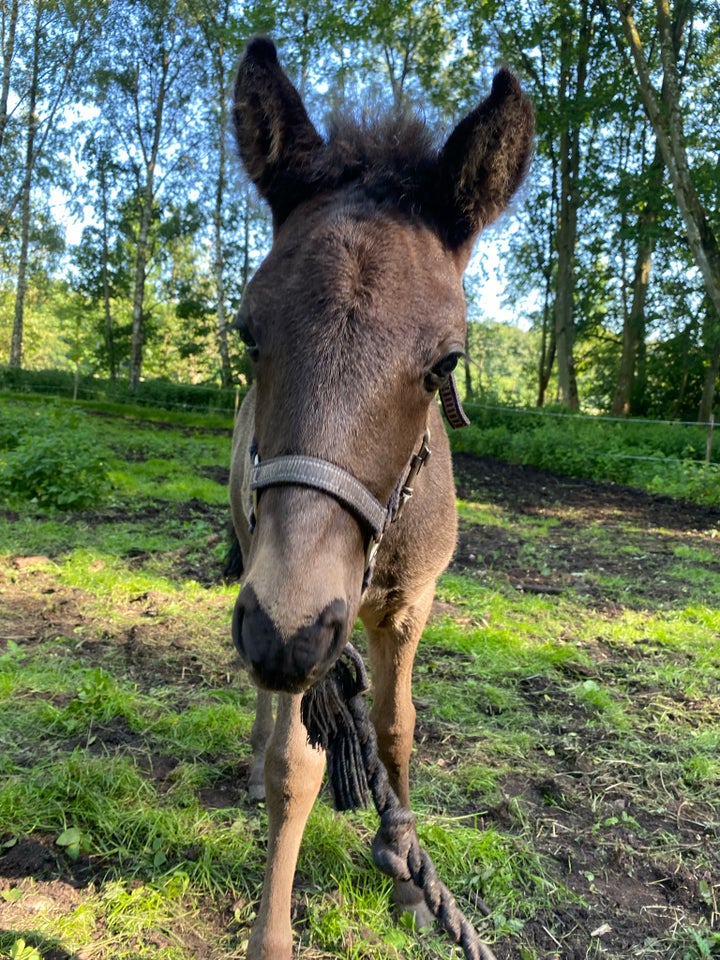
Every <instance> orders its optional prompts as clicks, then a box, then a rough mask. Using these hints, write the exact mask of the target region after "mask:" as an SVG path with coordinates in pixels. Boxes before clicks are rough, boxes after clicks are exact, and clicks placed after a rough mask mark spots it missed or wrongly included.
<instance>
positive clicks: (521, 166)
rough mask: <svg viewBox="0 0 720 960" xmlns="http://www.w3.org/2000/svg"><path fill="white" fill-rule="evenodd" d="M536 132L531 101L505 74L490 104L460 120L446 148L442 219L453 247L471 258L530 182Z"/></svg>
mask: <svg viewBox="0 0 720 960" xmlns="http://www.w3.org/2000/svg"><path fill="white" fill-rule="evenodd" d="M534 132H535V121H534V113H533V108H532V104H531V103H530V100H529V99H528V98H527V97H526V96H525V94H524V93H523V92H522V90H521V89H520V84H519V82H518V80H517V78H516V77H515V75H514V74H512V73H511V72H510V71H509V70H506V69H502V70H500V71H499V72H498V73H497V74H496V75H495V79H494V80H493V85H492V89H491V91H490V95H489V96H488V97H487V99H486V100H483V102H482V103H481V104H480V105H479V106H478V107H476V108H475V110H473V111H472V113H470V114H468V116H466V117H465V119H464V120H461V121H460V123H459V124H458V125H457V127H456V128H455V129H454V130H453V132H452V133H451V135H450V137H449V138H448V141H447V143H446V144H445V146H444V147H443V148H442V150H441V152H440V156H439V159H438V162H439V168H440V196H439V199H441V204H440V206H439V207H438V215H439V218H440V221H441V223H443V225H444V227H445V229H446V231H447V236H448V239H449V242H450V245H451V246H452V247H453V248H455V249H456V250H458V252H459V253H462V254H463V255H464V256H465V257H469V255H470V248H471V246H472V243H473V241H474V240H475V238H476V237H477V235H478V234H479V233H480V231H481V230H482V229H483V227H486V226H487V225H488V224H489V223H492V222H493V220H495V219H496V218H497V217H498V216H499V215H500V214H501V213H502V211H503V210H504V209H505V207H506V206H507V205H508V203H509V202H510V199H511V198H512V195H513V194H514V193H515V191H516V190H517V189H518V187H519V186H520V184H521V183H522V181H523V180H524V178H525V174H526V173H527V170H528V166H529V163H530V157H531V156H532V146H533V136H534Z"/></svg>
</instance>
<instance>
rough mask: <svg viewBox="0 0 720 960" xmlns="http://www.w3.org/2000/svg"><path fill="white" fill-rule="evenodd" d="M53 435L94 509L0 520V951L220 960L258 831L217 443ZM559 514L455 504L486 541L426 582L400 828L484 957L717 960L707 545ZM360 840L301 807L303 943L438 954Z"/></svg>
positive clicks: (362, 828)
mask: <svg viewBox="0 0 720 960" xmlns="http://www.w3.org/2000/svg"><path fill="white" fill-rule="evenodd" d="M30 408H31V411H32V416H33V417H34V418H35V419H36V420H38V419H42V417H43V416H44V415H45V414H47V416H49V417H53V416H56V413H54V412H53V410H54V408H51V409H50V410H49V412H47V411H45V410H44V407H43V406H42V405H37V404H31V405H30ZM11 413H12V417H14V418H15V419H16V420H17V422H20V421H22V419H23V417H24V416H25V413H26V411H25V408H24V406H23V403H22V402H20V401H17V402H16V403H15V404H14V406H13V407H12V411H11ZM57 416H59V417H60V421H62V422H65V419H64V418H66V414H65V413H63V414H57ZM73 416H75V415H73ZM78 416H79V415H78ZM73 422H74V426H73V427H72V429H79V430H82V432H83V433H84V434H85V435H86V436H90V437H91V438H92V442H93V443H94V444H96V445H97V448H98V449H102V454H103V457H104V458H105V459H106V461H107V465H108V479H109V484H110V486H109V488H108V493H107V496H106V498H105V499H103V500H102V501H100V502H98V503H96V504H95V505H94V506H92V507H84V508H82V509H79V510H74V511H73V512H63V511H61V510H58V509H56V508H55V509H53V508H43V507H42V506H40V505H39V504H38V503H37V502H33V501H29V502H28V501H22V500H19V499H16V500H13V499H12V498H11V499H10V501H9V503H8V507H9V508H8V509H6V510H3V511H0V544H2V546H1V547H0V550H1V555H0V745H1V748H2V749H0V957H2V958H7V957H12V958H16V960H18V958H19V960H71V958H73V960H74V958H76V957H77V958H83V960H85V958H87V960H90V958H92V960H130V958H133V960H136V958H146V957H147V958H150V957H157V956H162V957H163V958H164V960H191V958H198V957H203V958H208V960H234V958H239V957H242V956H244V951H245V947H246V943H247V938H248V936H249V929H250V925H251V923H252V919H253V916H254V912H255V909H256V906H257V898H258V893H259V889H260V885H261V882H262V872H263V851H264V838H265V835H266V823H265V812H264V809H263V807H262V805H261V806H259V807H258V806H256V805H253V804H251V803H250V801H249V800H248V799H247V797H246V794H245V791H244V779H245V777H246V774H247V770H248V765H249V758H250V751H249V742H248V741H249V731H250V725H251V723H252V715H253V714H252V711H253V704H254V694H253V691H252V689H251V687H250V685H249V683H248V681H247V679H246V677H245V676H244V674H242V673H241V672H239V671H238V669H237V666H236V664H235V662H234V656H233V653H232V651H231V645H230V643H229V639H228V633H229V622H230V616H231V611H232V606H233V603H234V599H235V592H236V588H234V587H228V586H226V585H224V584H223V583H222V581H221V578H220V565H221V558H222V553H223V531H224V525H225V516H226V509H225V498H226V490H225V488H224V486H223V485H222V483H219V482H217V480H218V479H222V468H223V467H224V466H225V465H226V463H227V456H228V451H229V436H228V434H227V432H226V431H224V428H222V427H217V429H218V430H219V431H221V430H222V431H224V432H217V433H209V432H208V431H206V430H204V429H203V427H202V422H203V421H202V420H201V419H200V418H197V417H196V418H191V417H189V416H188V415H186V416H185V417H184V418H182V423H180V424H179V425H178V426H176V427H175V428H174V429H168V428H165V427H163V428H159V426H158V424H155V425H154V426H151V425H149V424H148V423H147V422H146V421H145V420H144V419H133V418H124V419H119V418H117V417H116V418H109V417H98V416H91V415H89V414H87V413H85V414H83V415H82V417H81V419H80V420H78V421H73ZM78 424H79V425H78ZM213 429H216V427H214V428H213ZM213 477H215V478H216V479H213ZM573 509H575V508H573V507H571V506H569V505H565V506H563V507H562V508H561V507H559V506H558V507H553V506H551V505H549V504H548V507H547V510H546V512H545V513H544V514H543V515H540V514H537V513H536V514H532V513H530V512H528V513H527V514H522V515H518V514H517V513H515V512H514V511H512V510H511V509H509V508H508V507H507V506H506V505H504V504H503V503H502V501H501V500H498V499H495V500H491V499H487V500H480V499H477V500H468V499H466V500H464V501H462V502H461V503H460V504H459V512H460V517H461V525H462V530H463V536H467V537H473V536H477V538H478V540H477V542H478V543H479V544H480V547H482V550H481V549H480V547H478V548H477V549H475V548H473V558H472V561H471V562H470V565H469V566H467V567H464V568H463V567H462V565H459V566H456V567H455V568H454V569H453V570H452V571H451V572H449V573H447V574H445V575H444V576H443V577H442V578H441V580H440V583H439V585H438V592H437V597H438V605H437V608H436V611H435V613H434V614H433V616H432V619H431V621H430V623H429V625H428V627H427V629H426V631H425V634H424V636H423V640H422V642H421V646H420V650H419V654H418V660H417V665H416V671H415V684H414V694H415V700H416V703H417V706H418V724H417V736H416V743H417V747H416V753H415V757H414V760H413V783H414V786H413V805H414V809H415V811H416V813H417V816H418V828H419V832H420V836H421V840H422V842H423V844H424V845H425V846H426V848H427V849H428V851H429V852H430V853H431V855H432V857H433V859H434V861H435V863H436V867H437V869H438V873H439V874H440V876H441V877H442V878H443V880H444V881H445V882H446V883H447V884H448V886H449V887H450V888H451V890H452V891H453V893H454V894H455V896H456V897H457V900H458V903H459V905H460V906H461V908H462V909H463V910H465V911H466V912H467V913H468V915H469V916H470V918H471V919H472V921H473V922H474V923H475V924H476V925H477V927H478V929H479V931H480V933H481V935H482V936H483V937H484V938H486V939H487V940H488V941H491V942H493V943H495V944H496V947H495V949H496V951H497V954H498V957H499V958H500V960H504V958H506V957H508V956H510V955H513V956H519V957H520V958H521V960H540V958H543V960H546V958H548V960H551V958H556V960H560V958H565V957H570V956H573V957H575V956H581V955H584V956H586V957H604V958H610V960H613V958H618V960H619V958H620V957H626V956H629V955H632V956H634V957H639V958H641V960H660V958H663V960H666V958H667V960H699V958H705V957H713V956H718V955H720V935H719V934H718V918H719V915H720V911H719V909H718V900H719V899H720V882H719V880H718V878H719V876H720V857H719V856H718V844H717V837H718V836H720V807H719V805H718V800H717V797H718V787H720V761H719V760H718V757H719V756H720V732H719V731H720V696H719V695H718V690H720V613H719V612H718V604H717V603H716V602H715V601H714V600H713V591H715V590H717V589H718V586H719V585H718V581H717V577H718V561H719V559H720V558H719V556H718V554H719V551H718V548H717V540H716V539H715V538H714V537H713V535H712V534H713V531H712V530H706V531H697V530H696V531H694V532H692V533H690V532H689V531H688V532H687V533H685V532H682V531H678V530H677V529H667V528H663V527H661V526H660V525H655V526H650V527H649V526H648V525H647V524H640V523H638V522H637V520H636V518H634V517H625V516H624V515H623V514H622V512H621V511H620V512H618V511H613V510H609V511H608V513H607V522H605V523H585V522H582V518H579V516H578V515H576V514H573V512H572V511H573ZM473 542H474V541H473ZM572 550H574V551H575V553H572ZM637 557H640V558H642V557H645V558H648V557H650V558H652V562H653V564H654V565H652V566H651V565H649V564H650V561H649V560H647V559H640V560H636V558H637ZM658 558H659V559H658ZM633 564H637V566H633ZM601 567H604V568H606V569H602V570H601V569H600V568H601ZM515 570H520V571H521V572H522V577H523V578H529V579H530V580H532V581H533V582H535V581H539V582H541V584H542V583H543V582H545V581H546V580H548V579H553V578H554V580H557V581H558V582H560V583H561V584H562V589H561V591H560V592H559V593H553V594H545V593H542V592H540V593H537V592H531V591H527V590H524V589H520V588H519V586H518V578H519V577H520V574H516V573H515ZM661 585H662V586H661ZM718 592H719V593H720V590H719V591H718ZM375 829H376V817H375V814H374V813H373V812H372V811H364V812H360V813H357V814H354V815H352V816H345V815H343V816H341V815H338V814H336V813H334V812H333V811H332V810H331V809H330V807H329V806H328V804H327V801H326V799H325V798H322V799H321V801H320V802H318V803H317V804H316V806H315V808H314V810H313V813H312V815H311V818H310V821H309V823H308V828H307V831H306V836H305V840H304V843H303V847H302V851H301V855H300V860H299V863H298V875H297V883H296V891H295V899H294V928H295V933H296V940H297V945H298V946H297V955H298V957H300V958H303V960H329V958H332V957H338V958H346V957H350V958H370V957H372V958H373V960H398V958H404V960H430V958H434V957H437V956H450V955H453V956H459V953H458V952H457V951H455V952H454V953H452V950H451V948H450V947H449V946H448V943H447V940H446V939H444V938H443V937H442V936H440V934H439V933H437V932H424V933H422V934H418V933H417V932H416V931H413V930H411V929H409V928H408V925H407V924H406V923H399V924H398V923H397V922H395V920H394V919H393V917H392V915H391V913H390V911H389V910H388V899H389V881H387V879H386V878H384V877H383V876H381V875H380V874H379V873H378V872H377V871H376V870H375V868H374V866H373V865H372V861H371V857H370V853H369V846H370V841H371V839H372V836H373V834H374V832H375ZM481 901H484V902H486V903H487V904H488V905H489V906H490V908H491V912H490V914H489V916H485V915H484V914H483V912H482V910H481V909H480V908H479V904H480V903H481ZM603 922H607V923H609V925H610V926H611V927H612V928H613V930H612V933H610V934H598V935H593V931H595V930H597V929H601V928H602V924H603Z"/></svg>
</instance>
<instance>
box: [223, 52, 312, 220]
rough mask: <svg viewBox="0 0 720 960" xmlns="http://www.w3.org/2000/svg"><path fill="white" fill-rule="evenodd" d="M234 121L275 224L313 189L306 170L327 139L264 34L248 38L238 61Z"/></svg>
mask: <svg viewBox="0 0 720 960" xmlns="http://www.w3.org/2000/svg"><path fill="white" fill-rule="evenodd" d="M233 121H234V126H235V136H236V138H237V144H238V149H239V151H240V157H241V159H242V162H243V165H244V167H245V169H246V171H247V173H248V175H249V176H250V179H251V180H252V181H253V183H254V184H255V186H256V187H257V188H258V190H259V191H260V193H261V194H262V196H263V197H264V198H265V199H266V200H267V201H268V203H269V204H270V208H271V210H272V212H273V219H274V222H275V226H276V227H277V226H279V225H280V224H281V223H282V222H283V220H285V218H286V217H287V216H288V215H289V214H290V213H291V211H292V210H293V209H294V207H296V206H297V205H298V204H299V203H300V202H301V201H302V200H304V199H305V198H306V197H307V196H308V195H309V194H310V193H312V191H313V186H312V183H311V176H310V174H309V172H308V171H309V169H310V167H311V162H312V158H313V157H314V155H315V154H316V152H317V151H318V150H321V149H322V147H323V141H322V138H321V136H320V134H319V133H318V132H317V130H316V129H315V127H314V126H313V124H312V121H311V120H310V118H309V117H308V114H307V111H306V110H305V106H304V104H303V102H302V99H301V98H300V94H299V93H298V92H297V90H296V89H295V87H294V86H293V85H292V83H291V82H290V80H289V79H288V78H287V76H286V74H285V72H284V71H283V69H282V67H281V66H280V64H279V62H278V57H277V51H276V49H275V44H274V43H273V42H272V41H271V40H268V39H267V38H265V37H256V38H255V39H254V40H251V41H250V43H249V44H248V46H247V49H246V50H245V55H244V57H243V58H242V60H241V61H240V65H239V66H238V72H237V77H236V80H235V94H234V102H233Z"/></svg>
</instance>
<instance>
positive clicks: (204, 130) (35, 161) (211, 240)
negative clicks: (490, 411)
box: [0, 0, 720, 420]
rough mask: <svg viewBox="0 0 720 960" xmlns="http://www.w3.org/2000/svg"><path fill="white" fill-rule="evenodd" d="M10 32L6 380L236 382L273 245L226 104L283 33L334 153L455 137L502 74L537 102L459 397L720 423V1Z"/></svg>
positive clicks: (18, 11)
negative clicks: (386, 128)
mask: <svg viewBox="0 0 720 960" xmlns="http://www.w3.org/2000/svg"><path fill="white" fill-rule="evenodd" d="M0 14H1V28H2V81H1V87H0V186H1V188H2V193H1V197H2V198H1V199H0V270H1V273H0V304H1V307H2V309H1V310H0V363H3V364H8V365H10V366H12V367H20V366H27V367H35V368H42V367H64V368H68V367H69V368H73V369H76V370H82V371H84V372H87V373H92V374H95V375H97V376H100V377H107V378H109V379H112V380H126V381H128V382H129V384H130V386H131V387H133V386H134V385H136V384H137V383H138V382H139V380H140V379H142V378H143V377H165V378H168V379H175V380H181V381H188V382H202V383H207V384H211V383H216V384H218V385H223V386H229V385H230V384H231V383H233V382H238V381H240V382H242V381H243V380H245V379H247V376H248V375H249V366H248V364H247V360H246V358H245V356H244V352H243V347H242V345H241V344H240V343H238V342H237V341H236V340H235V339H234V338H233V337H232V336H231V335H229V334H228V327H229V324H230V322H231V320H232V317H233V315H234V313H235V311H236V310H237V307H238V305H239V301H240V298H241V296H242V291H243V288H244V285H245V283H246V282H247V279H248V277H249V275H250V274H251V273H252V271H253V269H254V268H255V266H256V265H257V264H258V262H259V260H260V259H261V258H262V256H263V254H264V252H265V251H266V250H267V248H268V245H269V243H270V239H271V232H270V226H269V223H268V221H267V218H266V215H265V213H264V211H263V209H262V208H261V206H260V205H259V203H258V202H257V199H256V197H255V195H254V193H253V191H252V190H251V189H250V187H249V186H248V184H247V183H246V182H245V181H244V179H243V177H242V175H241V173H240V169H239V165H238V163H237V161H236V159H235V157H234V151H233V147H232V144H231V141H230V139H229V135H228V92H229V89H230V86H231V82H232V74H233V70H234V67H235V64H236V63H237V61H238V59H239V57H240V54H241V52H242V49H243V46H244V44H245V42H246V40H247V39H248V38H249V37H250V36H252V35H254V34H256V33H267V34H270V35H272V36H273V38H274V39H275V41H276V42H277V44H278V46H279V48H280V51H281V55H282V58H283V61H284V63H286V64H287V65H289V68H290V71H291V73H292V74H293V76H294V78H295V81H296V83H297V84H298V86H299V87H300V88H301V90H302V92H303V96H304V97H305V99H306V101H307V102H308V104H309V105H310V110H311V113H312V114H313V118H314V119H315V120H316V122H317V123H318V125H319V126H320V127H321V126H322V124H323V121H324V120H325V119H326V118H327V117H328V115H329V113H330V112H331V111H332V110H333V109H353V108H354V107H355V106H357V105H358V104H359V103H360V102H364V101H366V100H370V101H372V102H374V103H379V104H380V105H382V104H385V105H388V106H389V105H395V106H397V105H410V106H413V107H416V108H418V109H420V110H421V111H422V112H423V114H424V115H425V116H426V117H427V119H428V122H430V123H431V124H433V125H436V126H437V127H438V128H441V129H445V130H446V129H448V128H449V127H450V126H451V124H452V123H453V122H454V121H456V120H457V119H458V118H459V116H460V115H461V114H462V113H463V111H466V110H467V109H469V108H470V107H472V106H474V105H475V103H477V101H478V100H479V98H480V97H481V96H482V95H483V94H484V93H485V92H486V91H487V89H488V87H489V82H490V79H491V76H492V72H493V69H494V68H495V67H496V66H497V65H499V64H500V63H508V64H509V65H510V66H511V67H512V68H513V69H514V70H515V71H516V72H517V73H518V74H519V75H520V77H521V80H522V82H523V84H524V86H525V88H526V89H527V90H528V92H529V93H530V95H531V97H532V98H533V101H534V104H535V109H536V113H537V144H536V155H535V159H534V163H533V167H532V170H531V174H530V177H529V180H528V184H527V186H526V188H525V190H524V193H523V195H522V197H521V199H520V200H519V201H518V203H517V204H516V205H515V208H514V210H513V211H512V212H511V213H510V214H509V215H507V216H506V217H505V218H504V220H503V223H502V224H501V229H494V230H492V231H490V233H489V235H488V236H487V237H484V238H482V239H481V241H480V243H479V245H478V250H477V252H476V256H475V259H474V261H473V264H472V267H471V270H470V271H469V275H468V279H467V281H466V290H467V294H468V302H469V317H470V319H471V321H472V323H471V324H470V332H469V335H468V344H467V349H468V357H469V362H468V368H467V373H466V376H465V378H464V379H465V385H466V390H467V391H468V392H469V393H470V394H472V395H474V396H485V397H491V398H493V399H498V400H503V401H506V402H512V403H535V404H539V405H542V404H545V403H556V402H557V403H561V404H563V405H564V406H566V407H569V408H577V407H578V406H583V407H585V408H586V409H592V410H601V411H608V412H610V411H612V412H613V413H615V414H618V415H639V416H653V417H663V418H677V417H680V418H683V419H690V418H699V419H701V420H705V419H707V418H708V417H709V416H710V414H711V413H712V410H713V406H714V405H715V403H716V390H717V386H718V375H719V371H720V248H719V245H718V244H719V240H718V238H719V237H720V152H719V148H718V144H720V14H719V12H718V6H717V0H630V2H628V0H472V2H470V0H429V2H423V3H420V2H417V0H380V2H376V3H372V4H367V3H366V4H360V3H357V2H355V0H343V2H342V3H333V4H328V3H326V2H325V0H305V2H302V3H300V2H295V0H287V2H271V0H248V2H245V3H242V2H239V0H219V2H211V0H23V2H22V3H21V2H19V0H0ZM498 284H499V287H498ZM498 290H499V294H498ZM498 296H499V298H500V300H501V301H502V309H501V312H500V313H499V314H498V313H497V312H496V307H495V306H493V305H494V304H497V301H498ZM461 379H462V378H461Z"/></svg>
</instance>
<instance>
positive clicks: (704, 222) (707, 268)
mask: <svg viewBox="0 0 720 960" xmlns="http://www.w3.org/2000/svg"><path fill="white" fill-rule="evenodd" d="M615 4H616V7H617V9H618V11H619V14H620V22H621V25H622V29H623V33H624V36H625V41H626V43H627V45H628V47H629V48H630V52H631V54H632V58H633V62H634V64H635V72H636V76H637V80H638V89H639V93H640V98H641V100H642V103H643V107H644V108H645V112H646V113H647V116H648V119H649V120H650V123H651V124H652V127H653V130H654V131H655V136H656V137H657V142H658V146H659V148H660V151H661V152H662V157H663V160H664V162H665V165H666V167H667V169H668V173H669V175H670V181H671V183H672V188H673V194H674V196H675V200H676V202H677V205H678V209H679V211H680V214H681V216H682V218H683V223H684V224H685V233H686V235H687V238H688V243H689V245H690V250H691V251H692V255H693V258H694V259H695V262H696V263H697V265H698V267H699V269H700V273H701V275H702V278H703V284H704V286H705V291H706V293H707V295H708V299H709V300H710V303H711V305H712V309H713V310H714V311H715V314H716V315H717V322H718V323H720V247H719V246H718V239H717V237H716V236H715V234H714V232H713V229H712V226H711V224H710V222H709V220H708V217H707V215H706V213H705V209H704V207H703V205H702V202H701V200H700V197H699V195H698V193H697V190H696V188H695V183H694V180H693V177H692V172H691V170H690V165H689V161H688V155H687V149H686V143H685V132H684V127H683V121H682V106H681V102H680V87H679V77H678V68H677V53H676V50H677V42H676V38H677V35H678V32H679V30H681V27H682V23H683V22H684V20H685V18H687V16H688V15H689V13H691V12H692V10H691V7H690V6H689V5H688V4H685V5H684V6H683V7H682V10H681V11H680V13H681V16H678V17H676V21H675V23H673V22H672V21H671V19H670V9H669V6H668V0H655V7H656V11H657V25H658V32H659V37H660V55H661V61H662V71H663V90H662V94H661V95H658V93H657V92H656V90H655V88H654V86H653V83H652V75H651V71H650V67H649V65H648V62H647V59H646V57H645V52H644V50H643V46H642V42H641V40H640V35H639V33H638V31H637V27H636V26H635V21H634V19H633V15H632V10H631V9H630V8H629V7H628V6H626V3H625V0H615ZM710 365H711V366H712V357H711V364H710ZM712 392H713V395H714V384H713V386H712ZM706 402H707V398H706V397H704V398H703V403H704V404H706ZM711 404H712V401H711Z"/></svg>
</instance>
